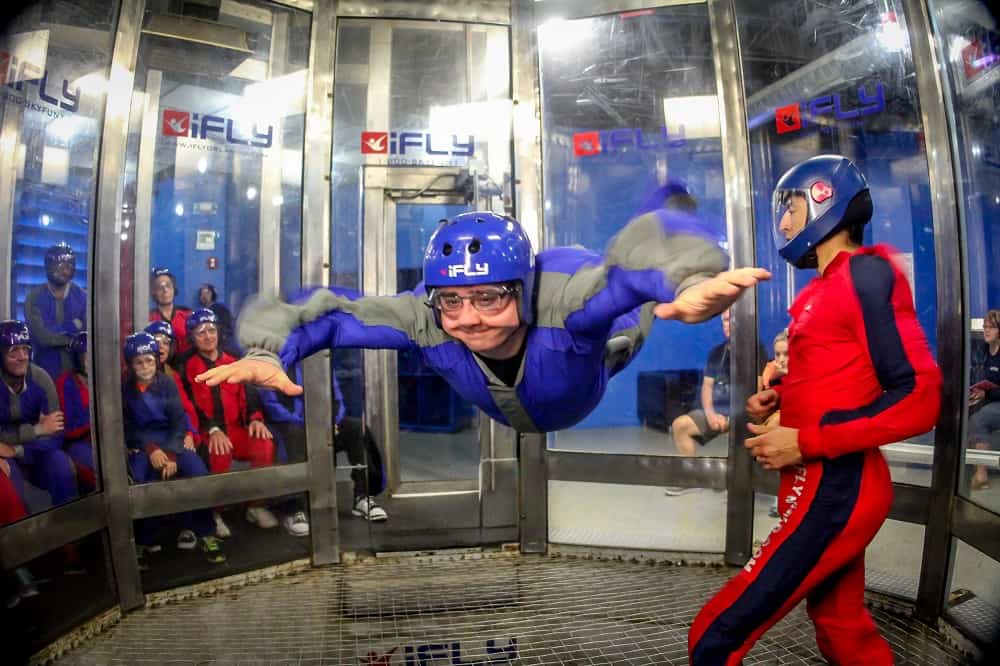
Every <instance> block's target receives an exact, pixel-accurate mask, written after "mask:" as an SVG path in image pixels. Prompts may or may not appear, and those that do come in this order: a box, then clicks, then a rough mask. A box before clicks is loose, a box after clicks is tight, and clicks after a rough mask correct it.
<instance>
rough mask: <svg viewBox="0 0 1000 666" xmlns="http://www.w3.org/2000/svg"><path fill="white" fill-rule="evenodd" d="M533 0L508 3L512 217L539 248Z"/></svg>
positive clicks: (539, 142)
mask: <svg viewBox="0 0 1000 666" xmlns="http://www.w3.org/2000/svg"><path fill="white" fill-rule="evenodd" d="M535 7H536V3H534V2H531V1H530V0H514V2H512V3H511V31H510V32H511V35H510V39H511V84H512V88H513V97H514V101H513V112H514V118H513V121H514V122H513V130H514V164H513V171H514V190H513V191H514V197H513V199H514V217H516V218H517V220H518V221H519V222H520V223H521V226H522V227H523V228H524V230H525V233H527V234H528V237H529V238H530V239H531V242H532V243H533V244H534V246H535V247H536V248H538V249H542V242H543V239H544V238H545V233H544V232H545V221H544V211H545V206H544V205H543V200H542V140H541V137H542V118H541V108H542V104H541V86H540V83H539V71H538V37H537V35H538V32H537V29H536V27H537V25H538V24H537V23H536V21H535Z"/></svg>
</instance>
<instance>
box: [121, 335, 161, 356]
mask: <svg viewBox="0 0 1000 666" xmlns="http://www.w3.org/2000/svg"><path fill="white" fill-rule="evenodd" d="M144 354H152V355H153V358H157V359H158V358H160V344H159V343H158V342H157V341H156V338H154V337H153V336H152V335H150V334H149V333H146V332H145V331H140V332H139V333H133V334H132V335H130V336H128V337H127V338H125V362H126V363H131V362H132V359H134V358H135V357H136V356H142V355H144Z"/></svg>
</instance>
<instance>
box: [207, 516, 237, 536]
mask: <svg viewBox="0 0 1000 666" xmlns="http://www.w3.org/2000/svg"><path fill="white" fill-rule="evenodd" d="M212 518H213V519H214V520H215V536H217V537H219V538H220V539H228V538H229V537H231V536H232V535H233V533H232V532H230V531H229V525H226V521H224V520H223V519H222V514H220V513H219V512H218V511H213V512H212Z"/></svg>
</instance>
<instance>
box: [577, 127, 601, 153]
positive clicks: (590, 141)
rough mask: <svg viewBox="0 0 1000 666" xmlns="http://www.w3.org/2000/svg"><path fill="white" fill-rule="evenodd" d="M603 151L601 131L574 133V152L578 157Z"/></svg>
mask: <svg viewBox="0 0 1000 666" xmlns="http://www.w3.org/2000/svg"><path fill="white" fill-rule="evenodd" d="M599 152H601V133H600V132H577V133H576V134H574V135H573V154H574V155H576V156H577V157H586V156H587V155H596V154H597V153H599Z"/></svg>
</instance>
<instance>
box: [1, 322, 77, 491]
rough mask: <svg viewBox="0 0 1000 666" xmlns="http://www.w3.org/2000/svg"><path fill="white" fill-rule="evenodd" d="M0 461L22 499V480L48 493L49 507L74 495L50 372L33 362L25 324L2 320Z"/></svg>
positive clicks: (74, 486)
mask: <svg viewBox="0 0 1000 666" xmlns="http://www.w3.org/2000/svg"><path fill="white" fill-rule="evenodd" d="M0 377H2V379H3V384H4V387H3V388H2V389H0V458H6V459H7V463H8V464H9V466H10V472H11V474H10V478H11V481H13V482H14V485H15V487H16V488H17V490H18V494H19V495H20V496H21V498H22V499H23V498H24V479H25V476H26V477H27V479H28V480H29V481H31V483H32V484H34V485H35V486H38V487H39V488H42V489H43V490H47V491H48V492H49V495H50V496H51V497H52V503H53V504H62V503H64V502H68V501H70V500H72V499H74V498H76V497H77V484H76V475H75V470H74V467H73V463H72V461H71V460H70V459H69V456H67V455H66V452H65V451H63V449H62V432H63V413H62V411H61V410H60V409H59V397H58V396H57V395H56V387H55V384H53V383H52V379H51V378H50V377H49V375H48V373H47V372H45V371H44V370H42V369H41V368H39V367H38V366H37V365H35V364H34V363H32V362H31V335H30V333H29V332H28V326H27V324H25V323H24V322H21V321H16V320H8V321H0Z"/></svg>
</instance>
